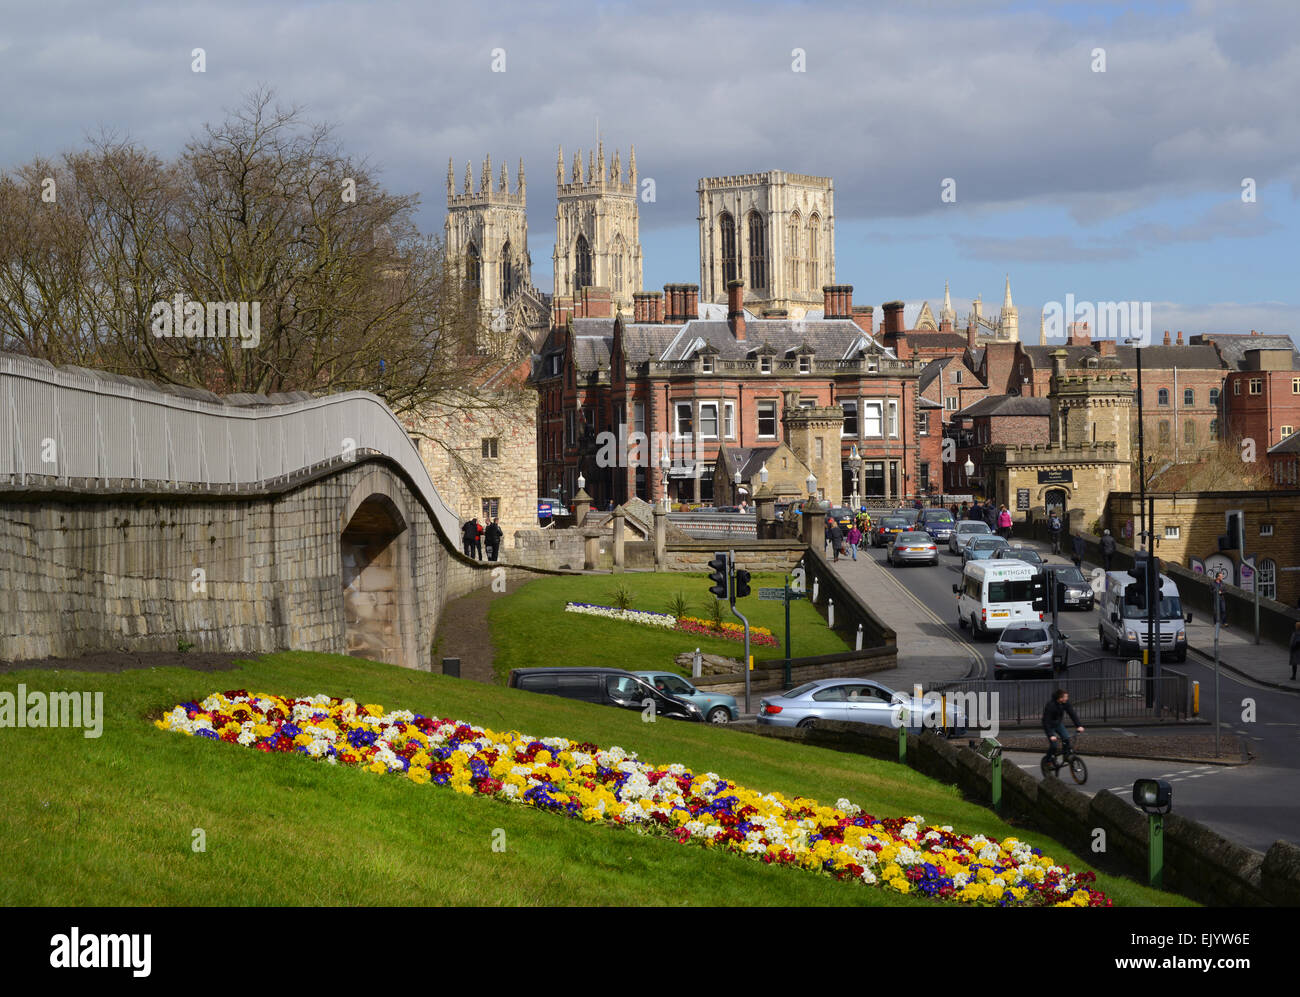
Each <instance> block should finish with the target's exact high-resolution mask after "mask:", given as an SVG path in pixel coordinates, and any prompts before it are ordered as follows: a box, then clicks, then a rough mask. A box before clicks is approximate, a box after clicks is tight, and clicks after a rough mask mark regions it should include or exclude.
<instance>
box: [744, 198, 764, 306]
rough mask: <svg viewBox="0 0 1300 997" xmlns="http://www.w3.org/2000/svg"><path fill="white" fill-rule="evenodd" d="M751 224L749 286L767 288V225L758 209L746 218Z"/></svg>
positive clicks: (757, 288)
mask: <svg viewBox="0 0 1300 997" xmlns="http://www.w3.org/2000/svg"><path fill="white" fill-rule="evenodd" d="M746 220H747V222H748V226H749V286H750V287H752V288H753V289H754V290H756V291H757V290H760V289H761V290H766V289H767V225H766V223H765V222H764V221H763V218H762V216H761V215H759V213H758V212H757V211H751V212H750V213H749V216H748V218H747V219H746Z"/></svg>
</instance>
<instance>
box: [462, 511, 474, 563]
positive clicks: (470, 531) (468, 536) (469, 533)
mask: <svg viewBox="0 0 1300 997" xmlns="http://www.w3.org/2000/svg"><path fill="white" fill-rule="evenodd" d="M475 522H476V520H473V519H467V520H466V521H465V525H464V526H462V527H461V528H460V549H461V553H463V554H464V555H465V556H466V557H473V556H474V536H475V534H476V532H477V531H476V530H475V529H474V524H475Z"/></svg>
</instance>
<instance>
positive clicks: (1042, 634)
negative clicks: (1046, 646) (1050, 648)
mask: <svg viewBox="0 0 1300 997" xmlns="http://www.w3.org/2000/svg"><path fill="white" fill-rule="evenodd" d="M1046 640H1047V631H1046V630H1044V629H1042V628H1041V627H1009V628H1008V629H1007V630H1006V631H1004V632H1003V634H1002V642H1003V643H1004V644H1042V643H1043V642H1045V641H1046Z"/></svg>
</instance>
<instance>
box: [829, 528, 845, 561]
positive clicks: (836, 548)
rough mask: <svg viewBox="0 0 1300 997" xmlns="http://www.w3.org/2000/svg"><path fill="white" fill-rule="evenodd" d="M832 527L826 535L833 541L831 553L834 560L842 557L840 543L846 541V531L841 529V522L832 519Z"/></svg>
mask: <svg viewBox="0 0 1300 997" xmlns="http://www.w3.org/2000/svg"><path fill="white" fill-rule="evenodd" d="M830 524H831V525H830V529H829V530H827V531H826V537H827V539H828V540H830V542H831V553H832V554H833V555H834V560H836V561H838V560H839V559H840V545H841V544H843V543H844V531H843V530H841V529H840V524H839V523H837V522H835V520H831V521H830Z"/></svg>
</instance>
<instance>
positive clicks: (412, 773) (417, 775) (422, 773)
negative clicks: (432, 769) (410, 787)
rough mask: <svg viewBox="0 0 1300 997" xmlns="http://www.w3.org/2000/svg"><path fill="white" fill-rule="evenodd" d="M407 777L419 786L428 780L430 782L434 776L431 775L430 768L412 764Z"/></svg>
mask: <svg viewBox="0 0 1300 997" xmlns="http://www.w3.org/2000/svg"><path fill="white" fill-rule="evenodd" d="M406 777H407V778H408V779H410V780H411V781H412V782H413V783H415V784H416V785H417V786H423V785H424V784H425V783H426V782H428V781H429V780H430V779H431V778H432V776H430V775H429V770H428V769H424V768H417V767H416V766H414V765H412V766H411V767H410V768H409V769H407V770H406Z"/></svg>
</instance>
